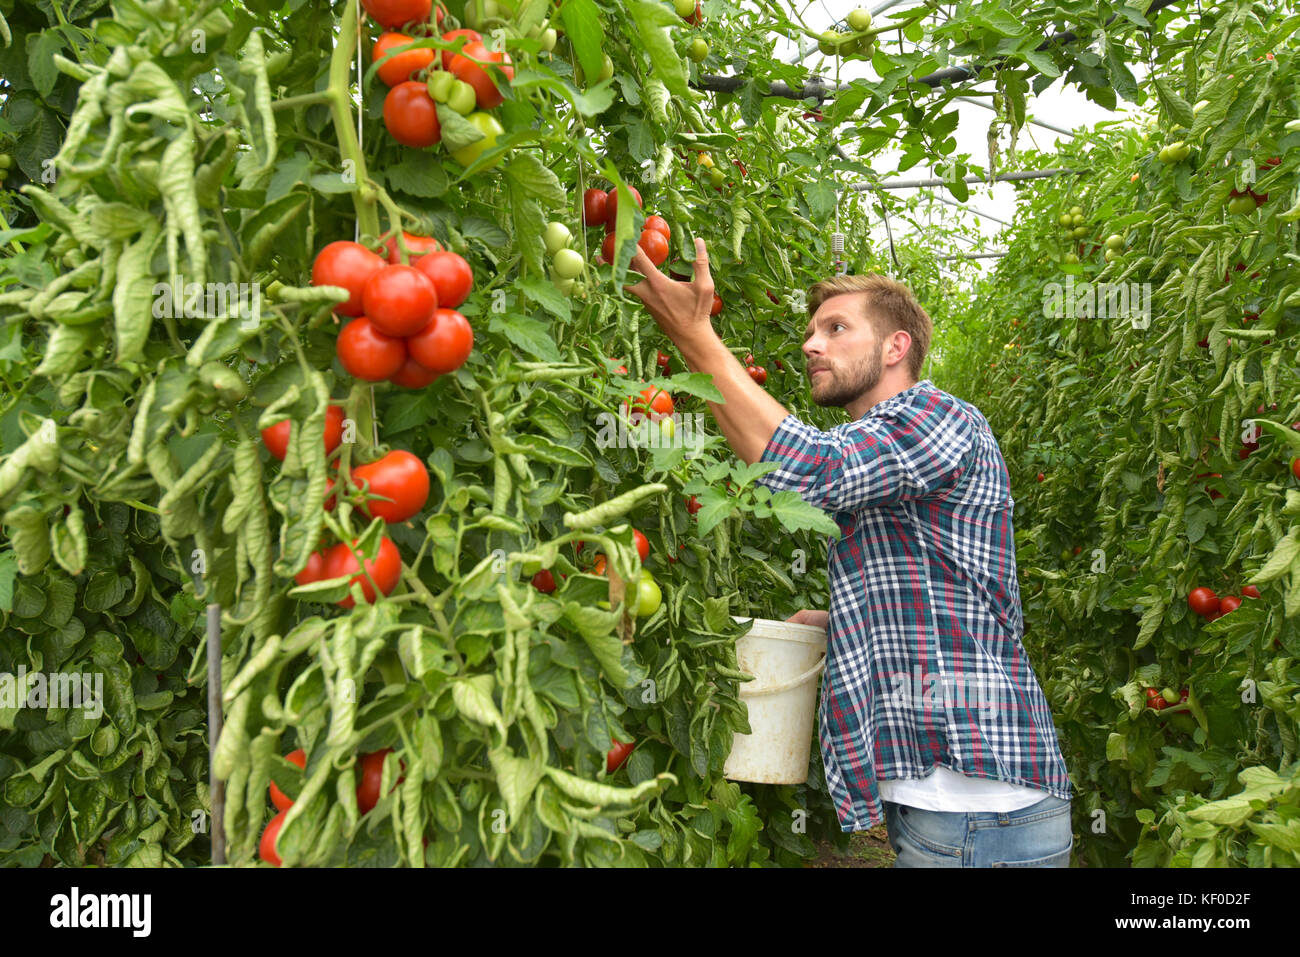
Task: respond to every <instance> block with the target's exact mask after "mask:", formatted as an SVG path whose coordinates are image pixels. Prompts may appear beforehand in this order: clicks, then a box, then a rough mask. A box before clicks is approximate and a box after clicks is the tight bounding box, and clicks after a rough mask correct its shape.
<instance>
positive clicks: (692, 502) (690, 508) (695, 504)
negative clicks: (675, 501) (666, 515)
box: [686, 495, 704, 515]
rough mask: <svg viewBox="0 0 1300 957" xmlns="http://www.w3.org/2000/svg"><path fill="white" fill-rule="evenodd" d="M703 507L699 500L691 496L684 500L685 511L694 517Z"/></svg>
mask: <svg viewBox="0 0 1300 957" xmlns="http://www.w3.org/2000/svg"><path fill="white" fill-rule="evenodd" d="M703 507H704V506H703V505H701V504H700V500H699V499H698V498H696V497H695V496H694V495H692V496H691V497H690V498H688V499H687V500H686V511H687V513H689V514H691V515H694V514H695V513H696V512H698V511H699V510H700V509H702V508H703Z"/></svg>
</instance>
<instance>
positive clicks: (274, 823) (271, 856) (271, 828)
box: [257, 811, 289, 867]
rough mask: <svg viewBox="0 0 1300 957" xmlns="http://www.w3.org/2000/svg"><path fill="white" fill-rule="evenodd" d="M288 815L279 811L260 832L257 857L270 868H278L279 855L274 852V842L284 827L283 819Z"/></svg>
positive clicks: (286, 812)
mask: <svg viewBox="0 0 1300 957" xmlns="http://www.w3.org/2000/svg"><path fill="white" fill-rule="evenodd" d="M288 814H289V812H288V811H281V812H280V813H279V814H277V815H276V816H275V817H273V818H271V823H270V824H268V825H266V830H265V831H263V832H262V839H261V840H260V841H258V842H257V856H258V857H260V858H261V859H262V860H264V861H266V863H268V864H270V865H271V866H272V867H279V866H280V855H279V854H277V853H276V852H275V840H276V838H278V837H279V836H280V828H282V827H284V819H285V818H286V817H287V816H288Z"/></svg>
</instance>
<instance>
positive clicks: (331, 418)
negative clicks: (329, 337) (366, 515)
mask: <svg viewBox="0 0 1300 957" xmlns="http://www.w3.org/2000/svg"><path fill="white" fill-rule="evenodd" d="M349 325H351V323H349ZM292 427H293V423H292V422H291V421H290V420H289V419H285V420H284V421H283V422H277V423H276V424H275V425H273V426H271V427H270V428H266V429H263V430H262V441H263V442H264V443H265V444H266V448H267V451H269V452H270V453H271V454H272V455H274V456H275V457H276V458H277V459H279V460H280V461H281V462H283V461H284V457H285V456H286V455H288V454H289V431H290V429H291V428H292ZM342 441H343V406H341V405H331V406H327V407H326V409H325V457H326V458H329V455H330V453H331V452H333V451H334V450H335V449H337V448H338V447H339V443H340V442H342Z"/></svg>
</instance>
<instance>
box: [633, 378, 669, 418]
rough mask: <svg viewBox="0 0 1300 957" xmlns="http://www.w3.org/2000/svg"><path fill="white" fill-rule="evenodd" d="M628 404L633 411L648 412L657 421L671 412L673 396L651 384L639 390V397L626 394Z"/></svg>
mask: <svg viewBox="0 0 1300 957" xmlns="http://www.w3.org/2000/svg"><path fill="white" fill-rule="evenodd" d="M628 406H629V407H630V408H631V409H632V410H633V411H637V410H639V411H641V412H649V414H650V417H651V418H652V419H654V420H656V421H658V420H659V419H660V418H662V417H663V416H666V415H672V414H673V397H672V396H671V395H669V394H668V393H667V392H665V391H664V390H663V389H660V388H657V387H655V386H651V387H650V388H648V389H643V390H642V391H641V393H640V398H639V399H638V398H637V397H635V396H628Z"/></svg>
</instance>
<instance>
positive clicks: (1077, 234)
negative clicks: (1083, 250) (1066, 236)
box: [1070, 226, 1088, 239]
mask: <svg viewBox="0 0 1300 957" xmlns="http://www.w3.org/2000/svg"><path fill="white" fill-rule="evenodd" d="M1070 235H1071V236H1072V237H1073V238H1075V239H1082V238H1083V237H1084V236H1087V235H1088V227H1087V226H1075V227H1074V228H1073V229H1072V230H1070Z"/></svg>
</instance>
